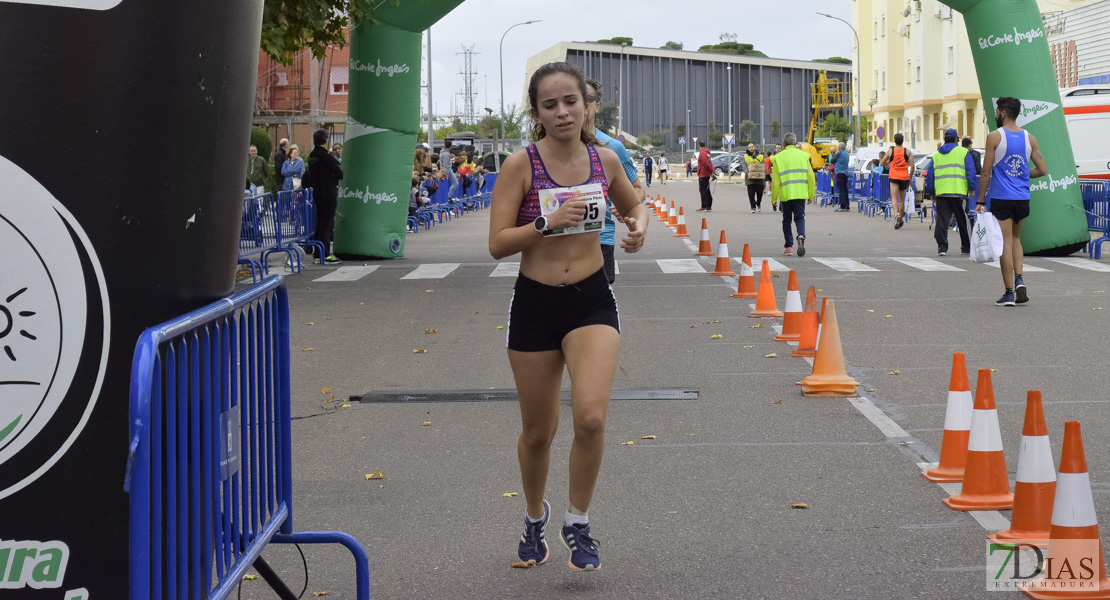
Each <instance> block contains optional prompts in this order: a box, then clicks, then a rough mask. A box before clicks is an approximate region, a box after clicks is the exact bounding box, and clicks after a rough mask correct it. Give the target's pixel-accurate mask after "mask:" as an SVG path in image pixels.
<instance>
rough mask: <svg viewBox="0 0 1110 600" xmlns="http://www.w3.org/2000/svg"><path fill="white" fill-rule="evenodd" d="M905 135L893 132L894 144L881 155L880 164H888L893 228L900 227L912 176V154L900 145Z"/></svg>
mask: <svg viewBox="0 0 1110 600" xmlns="http://www.w3.org/2000/svg"><path fill="white" fill-rule="evenodd" d="M905 139H906V137H905V136H904V135H902V134H901V133H896V134H894V145H893V146H891V147H890V150H889V151H888V152H887V153H886V156H884V157H883V162H882V165H883V166H884V167H885V166H888V165H889V166H890V175H889V176H888V177H889V179H890V203H891V204H893V205H894V215H895V219H894V228H895V229H901V228H902V216H903V215H904V214H905V211H906V207H905V204H906V189H907V188H909V187H910V179H912V178H913V154H911V153H910V151H909V150H906V149H905V148H903V147H902V142H904V141H905Z"/></svg>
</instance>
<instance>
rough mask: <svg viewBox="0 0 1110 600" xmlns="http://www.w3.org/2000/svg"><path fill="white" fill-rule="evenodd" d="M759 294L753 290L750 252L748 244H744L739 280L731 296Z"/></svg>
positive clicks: (745, 296)
mask: <svg viewBox="0 0 1110 600" xmlns="http://www.w3.org/2000/svg"><path fill="white" fill-rule="evenodd" d="M758 295H759V294H758V293H757V292H756V291H755V273H754V272H753V271H752V254H751V252H749V251H748V245H747V244H744V253H743V254H742V255H741V258H740V281H738V282H737V283H736V293H735V294H733V295H732V297H733V298H755V297H756V296H758Z"/></svg>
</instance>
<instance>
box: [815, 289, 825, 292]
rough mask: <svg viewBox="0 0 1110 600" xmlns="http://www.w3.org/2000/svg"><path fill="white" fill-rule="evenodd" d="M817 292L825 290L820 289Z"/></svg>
mask: <svg viewBox="0 0 1110 600" xmlns="http://www.w3.org/2000/svg"><path fill="white" fill-rule="evenodd" d="M817 291H818V292H823V291H825V290H822V289H818V290H817Z"/></svg>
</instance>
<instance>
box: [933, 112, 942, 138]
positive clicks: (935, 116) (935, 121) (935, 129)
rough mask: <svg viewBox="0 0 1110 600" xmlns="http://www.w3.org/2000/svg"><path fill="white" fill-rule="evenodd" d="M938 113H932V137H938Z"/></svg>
mask: <svg viewBox="0 0 1110 600" xmlns="http://www.w3.org/2000/svg"><path fill="white" fill-rule="evenodd" d="M940 125H941V123H940V113H933V139H940Z"/></svg>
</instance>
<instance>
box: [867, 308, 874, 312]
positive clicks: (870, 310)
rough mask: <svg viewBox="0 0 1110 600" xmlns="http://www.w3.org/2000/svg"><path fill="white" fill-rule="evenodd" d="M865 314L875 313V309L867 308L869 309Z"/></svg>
mask: <svg viewBox="0 0 1110 600" xmlns="http://www.w3.org/2000/svg"><path fill="white" fill-rule="evenodd" d="M867 312H875V309H874V308H869V309H867Z"/></svg>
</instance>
